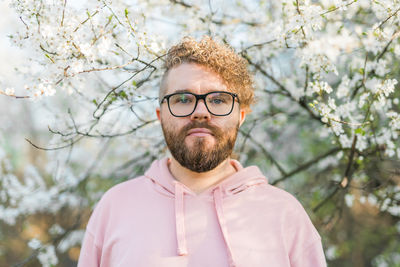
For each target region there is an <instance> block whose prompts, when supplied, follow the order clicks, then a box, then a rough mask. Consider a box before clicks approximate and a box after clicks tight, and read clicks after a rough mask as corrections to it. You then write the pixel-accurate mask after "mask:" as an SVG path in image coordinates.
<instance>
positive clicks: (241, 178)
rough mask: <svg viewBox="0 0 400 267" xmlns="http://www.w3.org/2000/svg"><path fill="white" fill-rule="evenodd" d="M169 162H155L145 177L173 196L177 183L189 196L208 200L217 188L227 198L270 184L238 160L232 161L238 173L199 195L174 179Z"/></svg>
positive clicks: (165, 160) (257, 169)
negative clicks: (253, 187)
mask: <svg viewBox="0 0 400 267" xmlns="http://www.w3.org/2000/svg"><path fill="white" fill-rule="evenodd" d="M168 160H169V159H168V158H164V159H161V160H155V161H154V162H153V163H152V165H151V166H150V168H149V169H148V170H147V171H146V172H145V176H146V177H147V178H149V179H151V180H152V181H153V183H155V184H157V186H158V187H160V188H159V189H160V190H161V191H162V193H167V194H168V195H171V196H173V195H174V192H175V184H176V183H179V184H180V185H181V186H182V190H183V191H184V192H185V193H186V194H188V195H192V196H200V195H201V196H206V197H207V198H213V191H214V190H215V189H216V188H217V187H219V188H220V189H221V191H222V194H223V196H224V197H225V196H229V195H234V194H236V193H239V192H241V191H243V190H245V189H246V188H247V187H249V186H252V185H255V184H259V183H267V182H268V181H267V179H266V178H265V177H264V175H263V174H262V173H261V171H260V169H259V168H258V167H256V166H250V167H246V168H243V166H242V165H241V164H240V163H239V162H238V161H237V160H233V159H231V164H232V166H233V167H234V168H235V169H236V172H235V173H234V174H232V175H231V176H229V177H227V178H225V179H224V180H222V181H221V182H219V183H218V184H215V185H213V186H212V187H210V188H208V189H206V190H204V191H203V192H201V193H200V194H199V195H197V194H196V193H194V192H193V191H192V190H191V189H190V188H189V187H187V186H186V185H184V184H183V183H181V182H179V181H178V180H176V179H175V177H173V175H172V174H171V172H170V170H169V167H168Z"/></svg>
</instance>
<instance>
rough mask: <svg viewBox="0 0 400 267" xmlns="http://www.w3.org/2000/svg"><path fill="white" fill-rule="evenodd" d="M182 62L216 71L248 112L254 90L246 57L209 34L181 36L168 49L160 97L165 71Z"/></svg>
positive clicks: (252, 100)
mask: <svg viewBox="0 0 400 267" xmlns="http://www.w3.org/2000/svg"><path fill="white" fill-rule="evenodd" d="M183 63H196V64H199V65H202V66H204V67H206V68H208V69H211V70H212V71H214V72H215V73H217V74H218V75H219V76H220V77H221V78H222V80H224V82H225V83H226V84H227V86H228V88H229V90H230V91H231V92H233V93H236V94H237V95H238V97H239V101H240V105H241V108H242V109H244V110H245V111H246V113H249V112H250V105H251V104H252V103H253V102H254V89H253V84H252V77H251V75H250V73H249V72H248V70H247V62H246V60H245V59H244V58H242V57H241V56H239V55H238V54H236V53H235V52H234V51H233V49H232V48H231V47H229V46H228V45H225V44H218V43H217V42H215V41H214V40H212V39H211V38H210V37H208V36H205V37H203V39H201V40H200V41H199V42H196V40H194V39H193V38H192V37H184V38H183V39H182V41H181V42H180V43H178V44H177V45H175V46H172V47H171V48H170V49H169V51H168V53H167V56H166V61H165V65H164V67H165V73H164V76H163V78H162V82H161V87H160V99H161V98H162V97H163V96H164V93H165V90H166V88H165V79H166V77H167V75H168V71H169V70H170V69H172V68H174V67H176V66H179V65H181V64H183Z"/></svg>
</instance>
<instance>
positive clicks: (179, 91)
mask: <svg viewBox="0 0 400 267" xmlns="http://www.w3.org/2000/svg"><path fill="white" fill-rule="evenodd" d="M214 91H224V92H231V91H225V90H215V89H214V90H208V91H207V92H206V93H205V94H207V93H209V92H214ZM176 93H193V92H191V91H190V89H178V90H176V91H174V92H172V93H171V94H176Z"/></svg>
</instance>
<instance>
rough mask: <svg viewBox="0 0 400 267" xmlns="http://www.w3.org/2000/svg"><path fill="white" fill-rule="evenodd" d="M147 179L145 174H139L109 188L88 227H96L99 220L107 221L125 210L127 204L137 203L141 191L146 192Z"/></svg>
mask: <svg viewBox="0 0 400 267" xmlns="http://www.w3.org/2000/svg"><path fill="white" fill-rule="evenodd" d="M147 180H148V179H146V177H145V176H139V177H137V178H133V179H130V180H128V181H125V182H122V183H120V184H117V185H114V186H113V187H111V188H110V189H108V190H107V191H106V192H105V193H104V194H103V196H102V197H101V199H100V200H99V201H98V202H97V204H96V205H95V207H94V209H93V212H92V215H91V216H90V220H89V223H88V228H94V225H95V224H99V222H102V223H104V222H107V221H108V220H109V219H108V218H110V217H112V216H113V215H115V213H118V212H121V211H123V210H124V208H125V206H126V205H129V204H130V203H135V199H136V198H138V197H140V196H139V193H140V194H141V195H143V194H145V192H144V191H146V190H144V188H146V182H147Z"/></svg>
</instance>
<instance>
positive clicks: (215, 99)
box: [207, 93, 232, 105]
mask: <svg viewBox="0 0 400 267" xmlns="http://www.w3.org/2000/svg"><path fill="white" fill-rule="evenodd" d="M231 101H232V97H231V96H230V95H228V94H224V93H215V94H210V95H208V99H207V102H208V103H210V104H212V105H222V104H226V103H229V102H231Z"/></svg>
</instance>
